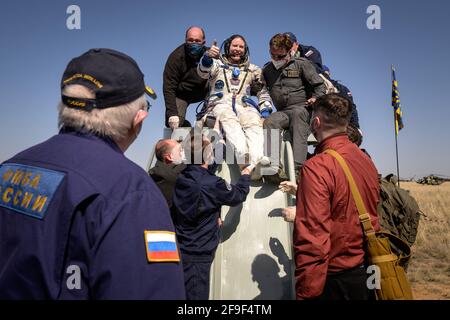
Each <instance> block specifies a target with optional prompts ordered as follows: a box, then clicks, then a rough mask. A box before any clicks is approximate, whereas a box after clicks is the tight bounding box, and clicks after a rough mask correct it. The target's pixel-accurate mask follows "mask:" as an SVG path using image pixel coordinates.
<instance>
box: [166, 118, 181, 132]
mask: <svg viewBox="0 0 450 320" xmlns="http://www.w3.org/2000/svg"><path fill="white" fill-rule="evenodd" d="M168 122H169V127H170V128H171V129H172V130H174V129H176V128H178V126H179V125H180V118H179V117H178V116H171V117H170V118H169V121H168Z"/></svg>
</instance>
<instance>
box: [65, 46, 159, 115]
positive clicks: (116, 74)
mask: <svg viewBox="0 0 450 320" xmlns="http://www.w3.org/2000/svg"><path fill="white" fill-rule="evenodd" d="M71 84H79V85H83V86H86V87H88V88H89V89H91V90H92V91H93V92H94V93H95V99H82V98H73V97H68V96H65V95H62V101H63V103H64V104H65V105H67V106H68V107H71V108H75V109H80V110H86V111H90V110H92V109H94V108H97V109H105V108H110V107H116V106H120V105H123V104H126V103H129V102H132V101H134V100H136V99H137V98H139V97H140V96H142V95H143V94H144V93H146V94H147V95H149V96H150V97H151V98H153V99H156V94H155V92H154V91H153V89H151V88H150V87H149V86H146V85H145V83H144V74H143V73H142V72H141V70H140V69H139V66H138V65H137V63H136V61H134V60H133V59H132V58H131V57H129V56H127V55H126V54H124V53H122V52H119V51H115V50H112V49H91V50H89V51H87V52H85V53H84V54H82V55H81V56H79V57H76V58H74V59H72V60H71V61H70V62H69V64H68V65H67V68H66V70H65V71H64V74H63V77H62V80H61V89H64V87H65V86H67V85H71Z"/></svg>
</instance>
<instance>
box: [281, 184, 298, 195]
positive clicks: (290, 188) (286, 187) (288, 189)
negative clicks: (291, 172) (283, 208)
mask: <svg viewBox="0 0 450 320" xmlns="http://www.w3.org/2000/svg"><path fill="white" fill-rule="evenodd" d="M278 189H280V191H281V192H284V193H289V194H292V195H294V196H295V194H296V193H297V184H296V183H295V182H292V181H282V182H281V183H280V184H279V185H278Z"/></svg>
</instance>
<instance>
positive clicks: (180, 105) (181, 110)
mask: <svg viewBox="0 0 450 320" xmlns="http://www.w3.org/2000/svg"><path fill="white" fill-rule="evenodd" d="M176 104H177V109H178V117H179V118H180V127H191V126H192V125H191V123H190V122H189V121H188V120H186V110H187V107H188V106H189V102H187V101H185V100H182V99H179V98H176Z"/></svg>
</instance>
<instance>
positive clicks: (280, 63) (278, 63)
mask: <svg viewBox="0 0 450 320" xmlns="http://www.w3.org/2000/svg"><path fill="white" fill-rule="evenodd" d="M272 63H273V66H274V67H275V69H277V70H278V69H280V68H281V67H283V66H284V65H285V64H286V60H284V59H283V60H273V59H272Z"/></svg>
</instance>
